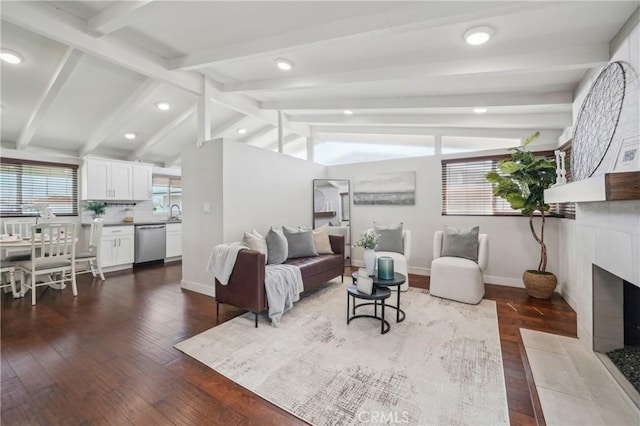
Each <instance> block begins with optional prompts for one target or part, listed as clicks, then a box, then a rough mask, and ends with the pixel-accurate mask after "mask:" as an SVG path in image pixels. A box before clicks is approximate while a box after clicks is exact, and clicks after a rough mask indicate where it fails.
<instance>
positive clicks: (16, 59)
mask: <svg viewBox="0 0 640 426" xmlns="http://www.w3.org/2000/svg"><path fill="white" fill-rule="evenodd" d="M0 59H2V60H3V61H5V62H7V63H9V64H13V65H16V64H19V63H21V62H22V61H23V60H24V58H23V57H22V55H21V54H19V53H18V52H14V51H13V50H9V49H2V50H0Z"/></svg>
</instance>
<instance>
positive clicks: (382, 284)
mask: <svg viewBox="0 0 640 426" xmlns="http://www.w3.org/2000/svg"><path fill="white" fill-rule="evenodd" d="M351 278H353V283H354V284H355V283H356V282H358V271H355V272H354V273H352V274H351ZM369 278H371V279H372V280H373V287H374V288H375V289H376V291H378V289H382V288H389V287H397V289H396V292H397V293H398V298H397V300H396V306H393V305H387V308H392V309H395V310H396V322H402V321H404V319H405V317H406V314H405V313H404V311H403V310H402V309H400V293H402V292H401V291H400V286H401V285H402V284H404V283H405V282H406V281H407V277H405V276H404V275H402V274H401V273H399V272H394V273H393V278H392V279H390V280H382V279H380V278H378V275H377V274H373V275H369ZM354 313H355V307H354ZM400 314H402V315H400Z"/></svg>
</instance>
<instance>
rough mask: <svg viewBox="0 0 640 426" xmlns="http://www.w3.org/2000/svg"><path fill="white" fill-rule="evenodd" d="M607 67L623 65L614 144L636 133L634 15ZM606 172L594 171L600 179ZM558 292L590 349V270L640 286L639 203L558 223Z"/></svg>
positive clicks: (596, 208) (638, 56) (586, 207)
mask: <svg viewBox="0 0 640 426" xmlns="http://www.w3.org/2000/svg"><path fill="white" fill-rule="evenodd" d="M611 52H612V57H611V60H612V61H623V62H624V63H625V64H626V65H627V67H628V71H629V73H628V74H627V77H628V81H627V84H628V86H627V92H626V97H625V101H624V105H623V111H622V114H621V117H620V122H619V125H618V129H617V130H616V140H614V143H615V141H617V140H619V138H620V137H624V136H627V135H629V134H634V133H635V134H637V133H638V131H639V130H640V107H639V105H640V79H639V78H638V73H639V72H640V11H639V10H636V12H635V14H634V15H633V16H632V17H631V19H630V20H629V22H627V24H625V26H624V27H623V28H622V30H621V31H620V33H619V34H618V35H617V36H616V38H615V39H614V41H613V42H612V44H611ZM599 72H600V69H596V70H592V72H590V73H588V74H587V76H585V78H584V79H583V81H582V82H581V84H580V86H579V87H578V89H577V91H576V94H575V99H576V100H575V102H574V104H573V111H574V117H575V116H576V115H577V112H578V111H579V109H580V107H581V104H582V100H583V99H584V97H585V96H586V94H587V93H588V91H589V88H590V86H591V84H592V83H593V81H594V80H595V78H596V77H597V76H598V73H599ZM606 171H607V170H598V171H597V173H604V172H606ZM559 234H560V247H559V253H560V274H559V277H558V282H559V286H558V289H559V292H560V293H561V294H562V295H563V297H564V298H565V300H566V301H567V302H568V303H569V304H570V305H571V307H572V308H573V309H574V310H575V311H576V313H577V316H578V337H580V339H581V340H582V342H583V343H584V344H585V345H586V346H587V347H589V348H590V347H591V343H592V325H593V324H592V321H593V303H594V301H593V277H592V265H593V264H596V265H599V266H601V267H602V268H604V269H606V270H608V271H610V272H612V273H614V274H616V275H618V276H620V277H622V278H624V279H626V280H627V281H630V282H633V283H635V284H636V285H640V201H614V202H598V203H578V205H577V207H576V220H574V221H561V222H560V227H559Z"/></svg>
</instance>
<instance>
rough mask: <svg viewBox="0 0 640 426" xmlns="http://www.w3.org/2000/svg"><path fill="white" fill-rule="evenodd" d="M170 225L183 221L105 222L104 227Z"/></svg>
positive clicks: (84, 224) (87, 224) (86, 224)
mask: <svg viewBox="0 0 640 426" xmlns="http://www.w3.org/2000/svg"><path fill="white" fill-rule="evenodd" d="M169 223H182V221H181V220H154V221H140V222H104V223H103V224H102V226H135V225H165V224H169ZM82 226H91V223H83V224H82Z"/></svg>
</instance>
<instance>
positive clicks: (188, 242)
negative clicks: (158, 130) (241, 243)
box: [182, 139, 224, 295]
mask: <svg viewBox="0 0 640 426" xmlns="http://www.w3.org/2000/svg"><path fill="white" fill-rule="evenodd" d="M222 161H223V143H222V139H215V140H213V141H209V142H206V143H205V144H204V145H203V146H202V148H198V147H197V146H196V145H195V144H186V146H185V148H184V150H183V151H182V164H183V167H182V287H183V288H186V289H189V290H193V291H197V292H200V293H204V294H209V295H213V289H214V285H213V278H212V275H211V274H210V273H209V272H207V270H206V267H207V263H208V261H209V254H210V253H211V249H212V248H213V246H215V245H216V244H220V243H223V242H224V238H223V233H222V229H223V228H222V225H223V222H222V218H223V206H222V200H223V198H222V193H223V191H222V180H223V176H222ZM205 203H209V204H210V207H211V212H210V213H205V212H204V210H203V207H204V206H203V205H204V204H205Z"/></svg>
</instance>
